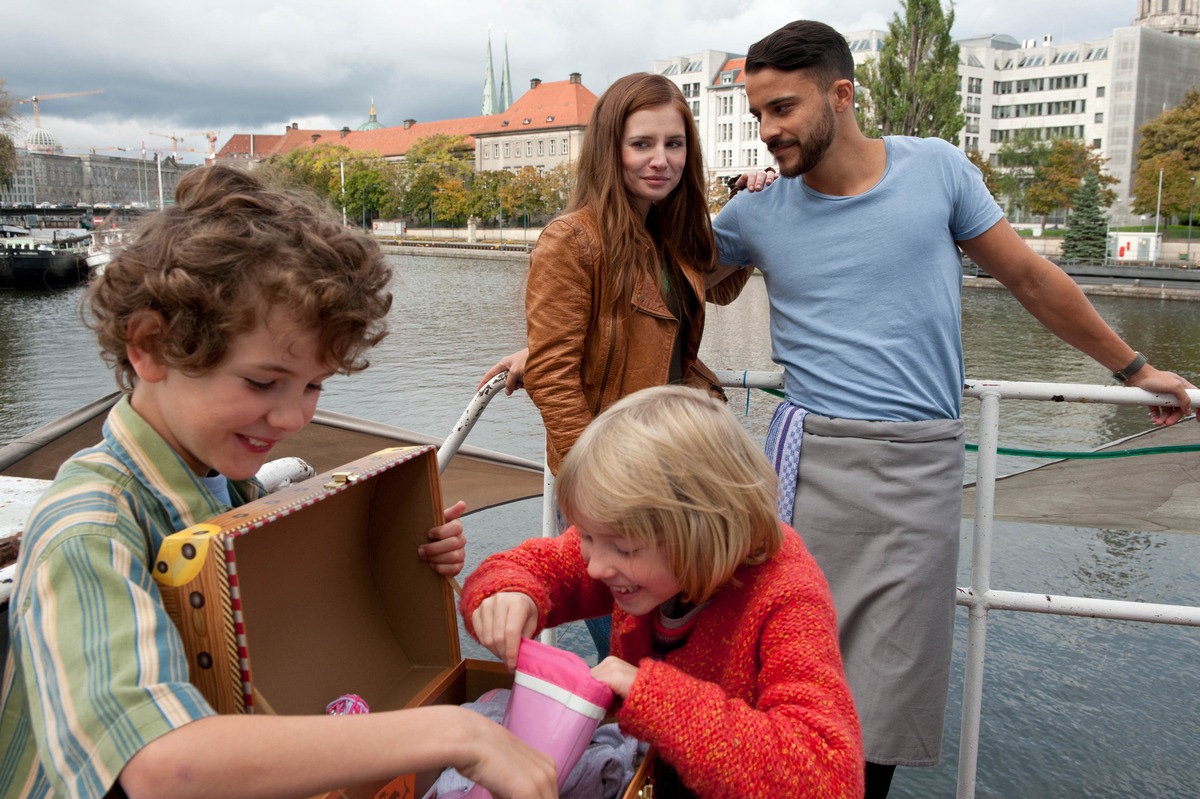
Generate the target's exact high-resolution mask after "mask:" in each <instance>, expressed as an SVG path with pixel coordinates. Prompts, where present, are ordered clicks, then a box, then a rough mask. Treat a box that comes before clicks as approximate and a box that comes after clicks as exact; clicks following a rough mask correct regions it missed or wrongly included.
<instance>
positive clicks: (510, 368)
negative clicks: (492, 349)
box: [475, 347, 529, 396]
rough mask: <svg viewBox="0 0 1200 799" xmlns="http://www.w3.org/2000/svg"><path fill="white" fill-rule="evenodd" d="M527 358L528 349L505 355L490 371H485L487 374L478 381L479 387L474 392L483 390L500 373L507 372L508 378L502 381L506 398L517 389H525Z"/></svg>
mask: <svg viewBox="0 0 1200 799" xmlns="http://www.w3.org/2000/svg"><path fill="white" fill-rule="evenodd" d="M528 358H529V348H528V347H526V348H525V349H523V350H517V351H516V352H514V353H512V354H511V355H505V356H504V357H503V358H501V359H500V360H499V362H497V363H496V365H495V366H493V367H492V368H491V369H488V370H487V374H485V375H484V376H483V379H482V380H480V381H479V385H478V386H476V387H475V390H476V391H478V390H479V389H481V388H483V387H484V386H485V385H487V382H488V381H489V380H491V379H492V378H493V377H495V376H496V375H498V374H500V373H501V372H505V371H507V372H508V377H507V378H505V381H504V393H505V395H507V396H512V393H513V392H514V391H516V390H517V389H518V388H525V361H526V359H528Z"/></svg>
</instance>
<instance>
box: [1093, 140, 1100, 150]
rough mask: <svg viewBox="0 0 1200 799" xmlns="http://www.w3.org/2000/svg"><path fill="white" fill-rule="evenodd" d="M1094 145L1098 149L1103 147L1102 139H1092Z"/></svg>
mask: <svg viewBox="0 0 1200 799" xmlns="http://www.w3.org/2000/svg"><path fill="white" fill-rule="evenodd" d="M1092 146H1093V147H1095V148H1096V149H1097V150H1099V149H1101V148H1100V140H1099V139H1092Z"/></svg>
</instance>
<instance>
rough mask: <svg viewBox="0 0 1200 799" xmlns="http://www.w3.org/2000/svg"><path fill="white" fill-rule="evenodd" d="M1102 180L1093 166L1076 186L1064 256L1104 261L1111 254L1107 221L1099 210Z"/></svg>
mask: <svg viewBox="0 0 1200 799" xmlns="http://www.w3.org/2000/svg"><path fill="white" fill-rule="evenodd" d="M1100 182H1101V181H1100V173H1099V171H1097V170H1092V171H1090V172H1088V173H1087V175H1085V176H1084V178H1083V182H1082V183H1080V184H1079V188H1078V189H1076V190H1075V194H1074V196H1073V197H1072V199H1071V205H1072V207H1074V209H1075V213H1073V214H1071V217H1070V219H1069V220H1067V232H1066V233H1065V234H1064V235H1063V245H1062V254H1063V257H1064V258H1069V259H1072V260H1076V261H1084V262H1087V263H1103V262H1104V259H1105V258H1106V257H1107V255H1108V223H1107V220H1106V219H1105V217H1104V212H1103V211H1101V210H1100V207H1101V204H1102V203H1103V189H1101V187H1100Z"/></svg>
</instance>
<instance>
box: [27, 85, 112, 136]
mask: <svg viewBox="0 0 1200 799" xmlns="http://www.w3.org/2000/svg"><path fill="white" fill-rule="evenodd" d="M103 93H104V89H92V90H90V91H86V92H63V93H61V94H35V95H34V96H33V97H25V98H23V99H20V100H17V102H18V103H33V126H34V127H35V128H40V127H41V126H42V114H41V108H40V106H39V104H40V103H41V102H42V100H62V99H64V98H66V97H83V96H84V95H85V94H103Z"/></svg>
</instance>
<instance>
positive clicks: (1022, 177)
mask: <svg viewBox="0 0 1200 799" xmlns="http://www.w3.org/2000/svg"><path fill="white" fill-rule="evenodd" d="M1049 160H1050V143H1049V142H1045V141H1039V140H1037V139H1034V138H1033V137H1032V136H1030V135H1027V134H1026V135H1022V134H1018V135H1017V137H1016V138H1014V139H1012V140H1010V141H1006V142H1005V143H1004V144H1002V145H1000V149H998V150H997V151H996V167H997V173H996V188H997V189H999V190H1000V194H1001V195H1003V196H1004V197H1005V198H1007V203H1006V205H1005V209H1004V210H1005V213H1007V214H1008V215H1009V216H1015V215H1017V213H1018V212H1019V211H1021V210H1025V209H1027V208H1028V207H1029V203H1028V201H1027V199H1026V197H1025V195H1026V193H1027V192H1028V191H1029V187H1030V186H1032V185H1033V183H1034V181H1035V180H1036V178H1037V170H1038V169H1040V168H1041V167H1042V166H1043V165H1044V164H1045V163H1046V162H1047V161H1049Z"/></svg>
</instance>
